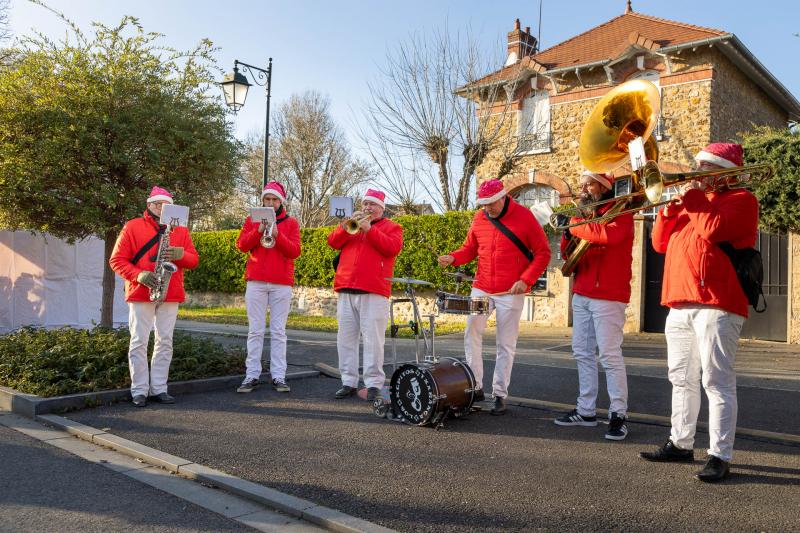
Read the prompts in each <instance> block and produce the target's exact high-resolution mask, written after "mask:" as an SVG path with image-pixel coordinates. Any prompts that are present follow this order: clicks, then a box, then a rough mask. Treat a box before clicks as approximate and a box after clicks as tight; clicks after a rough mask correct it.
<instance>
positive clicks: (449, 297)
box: [436, 291, 489, 315]
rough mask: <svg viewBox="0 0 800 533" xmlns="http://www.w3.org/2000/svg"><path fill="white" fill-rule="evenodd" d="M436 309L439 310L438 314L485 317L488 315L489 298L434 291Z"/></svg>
mask: <svg viewBox="0 0 800 533" xmlns="http://www.w3.org/2000/svg"><path fill="white" fill-rule="evenodd" d="M436 307H438V308H439V312H440V313H450V314H455V315H485V314H488V313H489V298H487V297H484V296H461V295H459V294H451V293H449V292H442V291H436Z"/></svg>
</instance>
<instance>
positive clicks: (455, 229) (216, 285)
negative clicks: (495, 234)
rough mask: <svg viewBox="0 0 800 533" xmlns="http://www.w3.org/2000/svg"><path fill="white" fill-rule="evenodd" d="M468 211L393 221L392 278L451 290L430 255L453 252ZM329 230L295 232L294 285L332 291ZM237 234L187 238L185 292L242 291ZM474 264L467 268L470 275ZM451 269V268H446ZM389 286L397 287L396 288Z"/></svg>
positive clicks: (469, 214)
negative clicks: (190, 262) (398, 236)
mask: <svg viewBox="0 0 800 533" xmlns="http://www.w3.org/2000/svg"><path fill="white" fill-rule="evenodd" d="M473 216H474V211H465V212H452V213H446V214H444V215H422V216H403V217H397V218H396V219H395V221H396V222H397V223H399V224H400V225H401V226H402V227H403V241H404V243H403V251H402V252H400V256H399V257H398V258H397V262H396V263H395V268H394V273H395V276H397V277H411V278H415V279H422V280H425V281H429V282H431V283H434V284H435V285H437V286H439V285H444V286H445V287H446V288H447V289H450V290H452V289H453V288H454V287H455V284H454V283H453V282H452V279H451V278H449V277H447V276H445V275H444V274H443V270H442V269H441V268H439V266H438V264H437V263H436V257H437V255H439V254H444V253H447V252H450V251H452V250H455V249H457V248H459V247H460V246H461V244H462V243H463V242H464V238H465V236H466V234H467V230H468V229H469V225H470V222H471V221H472V217H473ZM331 231H333V227H324V228H308V229H303V230H301V242H302V246H303V253H302V254H301V255H300V257H299V258H298V259H297V261H295V283H296V284H297V285H302V286H306V287H332V286H333V267H332V266H331V262H332V261H333V258H334V256H335V255H336V253H337V251H336V250H333V249H332V248H330V247H329V246H328V244H327V238H328V235H329V234H330V232H331ZM238 234H239V232H238V230H230V231H208V232H198V233H194V234H193V235H192V239H193V240H194V244H195V247H196V248H197V251H198V252H199V254H200V265H199V266H198V267H197V268H196V269H194V270H192V271H189V272H187V273H186V288H187V290H190V291H210V292H227V293H237V292H244V288H245V281H244V266H245V262H246V259H247V256H246V255H245V254H243V253H241V252H239V251H238V250H237V249H236V245H235V243H236V237H237V236H238ZM474 268H475V263H474V262H473V263H471V264H470V265H467V268H466V270H467V271H468V272H473V271H474ZM449 270H450V271H452V270H453V269H449ZM395 288H397V289H401V288H403V287H402V286H400V285H398V286H396V287H395Z"/></svg>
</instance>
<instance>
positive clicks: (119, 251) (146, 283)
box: [108, 187, 198, 407]
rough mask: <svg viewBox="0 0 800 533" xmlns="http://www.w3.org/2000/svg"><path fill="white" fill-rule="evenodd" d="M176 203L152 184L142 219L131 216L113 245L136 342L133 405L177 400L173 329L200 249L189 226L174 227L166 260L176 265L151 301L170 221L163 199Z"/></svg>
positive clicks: (132, 353)
mask: <svg viewBox="0 0 800 533" xmlns="http://www.w3.org/2000/svg"><path fill="white" fill-rule="evenodd" d="M171 203H172V195H171V194H170V193H169V192H168V191H167V190H166V189H162V188H161V187H153V189H152V191H151V192H150V197H149V198H148V199H147V208H146V209H145V211H144V214H143V215H142V216H141V217H140V218H135V219H133V220H129V221H128V222H127V223H126V224H125V226H124V227H123V228H122V232H121V233H120V234H119V238H117V242H116V243H115V244H114V251H113V252H112V253H111V258H110V259H109V261H108V263H109V265H110V266H111V269H112V270H113V271H114V272H116V273H117V274H118V275H119V276H120V277H122V278H123V279H124V280H125V301H127V302H128V308H129V314H128V328H129V329H130V332H131V342H130V346H129V349H128V366H129V368H130V373H131V397H132V399H133V405H135V406H136V407H144V406H145V405H147V398H148V396H149V397H150V398H151V399H152V400H154V401H157V402H161V403H174V402H175V399H174V398H173V397H172V396H170V395H169V394H168V393H167V378H168V377H169V365H170V363H171V362H172V333H173V329H174V328H175V320H176V319H177V318H178V305H179V303H180V302H182V301H183V300H184V296H185V295H184V292H183V270H184V269H192V268H195V267H196V266H197V263H198V256H197V250H195V248H194V244H193V243H192V238H191V236H189V230H188V229H186V228H185V227H183V226H178V227H176V228H174V229H173V230H172V231H171V233H170V235H169V247H167V248H166V254H165V255H164V258H163V259H164V260H165V261H169V262H172V263H174V264H175V266H177V267H178V270H177V272H175V273H174V274H172V276H171V278H170V280H169V285H168V287H167V289H166V296H165V297H164V301H163V302H151V301H150V288H151V287H153V286H154V285H155V283H156V275H155V274H154V269H155V261H156V257H157V254H158V249H159V243H160V237H162V235H163V232H164V231H165V229H166V226H164V225H161V224H159V219H160V217H161V209H162V207H163V205H164V204H171ZM154 328H155V339H156V340H155V346H154V347H153V359H152V362H151V367H150V370H149V372H148V368H147V343H148V342H149V340H150V331H151V330H153V329H154Z"/></svg>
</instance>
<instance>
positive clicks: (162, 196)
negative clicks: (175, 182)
mask: <svg viewBox="0 0 800 533" xmlns="http://www.w3.org/2000/svg"><path fill="white" fill-rule="evenodd" d="M150 202H167V203H168V204H171V203H172V194H170V192H169V191H168V190H167V189H164V188H162V187H159V186H158V185H156V186H155V187H153V190H151V191H150V197H149V198H148V199H147V203H148V204H149V203H150Z"/></svg>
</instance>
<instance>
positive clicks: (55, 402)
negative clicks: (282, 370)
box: [0, 370, 319, 418]
mask: <svg viewBox="0 0 800 533" xmlns="http://www.w3.org/2000/svg"><path fill="white" fill-rule="evenodd" d="M268 375H269V374H264V376H268ZM318 375H319V372H318V371H315V370H304V371H301V372H293V373H291V374H287V375H286V379H287V380H292V379H302V378H309V377H316V376H318ZM243 379H244V374H236V375H232V376H221V377H216V378H204V379H192V380H188V381H175V382H172V383H170V384H169V392H170V393H172V394H191V393H195V392H207V391H213V390H219V389H225V388H228V387H235V386H237V385H239V384H240V383H241V382H242V380H243ZM130 397H131V391H130V389H114V390H108V391H100V392H85V393H79V394H67V395H64V396H53V397H51V398H43V397H41V396H36V395H34V394H26V393H24V392H19V391H17V390H14V389H11V388H8V387H0V409H5V410H7V411H11V412H12V413H16V414H18V415H22V416H27V417H28V418H34V417H36V416H38V415H44V414H48V413H64V412H66V411H74V410H77V409H84V408H86V407H96V406H98V405H107V404H111V403H115V402H119V401H127V400H128V399H130Z"/></svg>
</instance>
